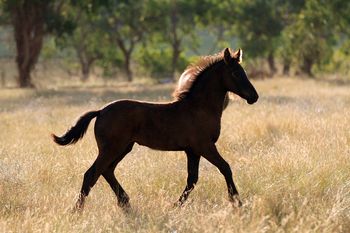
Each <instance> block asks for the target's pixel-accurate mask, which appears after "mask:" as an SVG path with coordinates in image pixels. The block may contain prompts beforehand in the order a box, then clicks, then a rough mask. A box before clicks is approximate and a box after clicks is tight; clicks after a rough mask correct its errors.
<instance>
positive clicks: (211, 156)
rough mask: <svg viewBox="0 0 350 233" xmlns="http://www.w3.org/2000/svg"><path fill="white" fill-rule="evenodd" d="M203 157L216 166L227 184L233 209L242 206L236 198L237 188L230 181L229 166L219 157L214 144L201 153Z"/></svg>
mask: <svg viewBox="0 0 350 233" xmlns="http://www.w3.org/2000/svg"><path fill="white" fill-rule="evenodd" d="M203 157H204V158H206V159H207V160H208V161H209V162H210V163H211V164H213V165H214V166H216V167H217V168H218V169H219V170H220V172H221V173H222V174H223V175H224V177H225V180H226V184H227V189H228V196H229V200H230V201H231V202H232V204H233V205H234V206H235V207H240V206H242V203H241V201H240V199H239V196H238V191H237V188H236V186H235V184H234V182H233V179H232V171H231V168H230V165H229V164H228V163H227V162H226V161H225V160H224V159H223V158H222V157H221V155H220V154H219V152H218V150H217V148H216V146H215V144H212V145H210V146H209V147H208V149H207V151H205V153H203Z"/></svg>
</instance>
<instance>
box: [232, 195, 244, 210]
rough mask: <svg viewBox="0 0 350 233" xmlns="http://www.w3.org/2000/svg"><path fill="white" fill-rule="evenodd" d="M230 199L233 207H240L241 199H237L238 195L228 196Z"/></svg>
mask: <svg viewBox="0 0 350 233" xmlns="http://www.w3.org/2000/svg"><path fill="white" fill-rule="evenodd" d="M230 201H231V203H232V206H233V207H234V208H240V207H242V202H241V200H240V199H239V197H238V196H234V197H232V198H230Z"/></svg>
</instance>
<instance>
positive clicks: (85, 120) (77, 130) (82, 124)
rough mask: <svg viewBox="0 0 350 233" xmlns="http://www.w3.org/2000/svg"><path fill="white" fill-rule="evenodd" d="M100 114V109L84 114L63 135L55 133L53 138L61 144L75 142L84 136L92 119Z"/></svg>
mask: <svg viewBox="0 0 350 233" xmlns="http://www.w3.org/2000/svg"><path fill="white" fill-rule="evenodd" d="M99 115H100V111H91V112H87V113H85V114H84V115H82V116H81V117H80V118H79V120H78V121H77V123H76V124H75V125H74V126H72V128H70V129H69V130H68V131H67V132H66V133H65V134H64V135H63V136H61V137H58V136H56V135H54V134H52V135H51V136H52V138H53V140H54V141H55V142H56V143H57V144H59V145H61V146H65V145H69V144H74V143H76V142H77V141H78V140H79V139H81V138H82V137H83V136H84V134H85V132H86V130H87V128H88V126H89V123H90V121H91V120H92V119H93V118H95V117H97V116H99Z"/></svg>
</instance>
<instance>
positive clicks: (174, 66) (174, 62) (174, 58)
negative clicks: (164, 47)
mask: <svg viewBox="0 0 350 233" xmlns="http://www.w3.org/2000/svg"><path fill="white" fill-rule="evenodd" d="M179 57H180V48H179V46H178V44H177V43H175V44H173V55H172V60H171V76H172V79H173V80H174V81H176V76H175V72H176V70H177V64H178V60H179Z"/></svg>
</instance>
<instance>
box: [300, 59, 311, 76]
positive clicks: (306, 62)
mask: <svg viewBox="0 0 350 233" xmlns="http://www.w3.org/2000/svg"><path fill="white" fill-rule="evenodd" d="M313 64H314V62H313V59H310V58H307V57H304V59H303V63H302V64H301V65H300V70H301V72H303V73H304V74H306V75H308V76H310V77H313V76H314V75H313V73H312V65H313Z"/></svg>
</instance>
